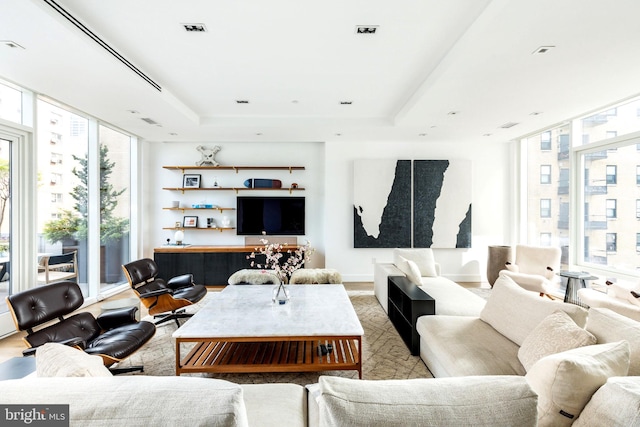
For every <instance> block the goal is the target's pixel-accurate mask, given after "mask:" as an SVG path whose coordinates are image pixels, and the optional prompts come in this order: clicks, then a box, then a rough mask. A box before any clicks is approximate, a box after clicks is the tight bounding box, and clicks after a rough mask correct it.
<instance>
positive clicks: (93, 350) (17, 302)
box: [7, 281, 156, 373]
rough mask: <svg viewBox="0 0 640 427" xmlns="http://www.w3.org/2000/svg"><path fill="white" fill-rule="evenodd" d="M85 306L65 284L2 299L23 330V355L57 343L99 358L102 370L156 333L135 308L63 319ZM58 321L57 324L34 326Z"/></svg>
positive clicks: (77, 293) (79, 294)
mask: <svg viewBox="0 0 640 427" xmlns="http://www.w3.org/2000/svg"><path fill="white" fill-rule="evenodd" d="M83 303H84V297H83V295H82V291H81V290H80V287H79V286H78V284H77V283H74V282H70V281H65V282H57V283H52V284H49V285H44V286H38V287H35V288H32V289H28V290H26V291H23V292H19V293H17V294H14V295H10V296H8V297H7V305H8V306H9V309H10V310H11V313H12V315H13V321H14V323H15V325H16V328H17V329H18V330H19V331H26V332H27V336H25V337H24V338H23V339H24V341H25V343H26V345H27V347H29V348H27V349H26V350H25V351H24V352H23V354H24V355H25V356H30V355H33V354H35V352H36V349H37V347H39V346H41V345H43V344H46V343H49V342H56V343H61V344H67V345H71V346H74V347H77V348H79V349H83V350H84V351H85V352H87V353H89V354H93V355H98V356H101V357H102V360H103V361H104V364H105V366H107V367H110V366H111V365H113V364H116V363H118V362H120V361H121V360H123V359H125V358H126V357H128V356H129V355H131V354H132V353H133V352H135V351H136V350H138V349H139V348H140V347H142V346H143V345H144V344H145V343H146V342H147V341H149V339H151V337H153V334H155V332H156V327H155V325H154V324H153V323H151V322H144V321H142V322H139V321H137V320H136V317H135V314H136V311H137V310H138V307H131V308H124V309H121V310H113V311H109V312H106V313H104V314H102V315H100V316H98V317H97V318H96V317H94V316H93V314H91V313H89V312H81V313H76V314H72V315H70V316H69V317H64V316H66V315H68V314H71V313H72V312H73V311H75V310H77V309H78V308H80V307H81V306H82V304H83ZM55 319H58V322H56V323H54V324H52V325H48V326H45V327H42V328H40V329H38V330H34V328H36V327H38V326H41V325H43V324H45V323H47V322H50V321H52V320H55ZM111 370H112V372H113V373H122V372H130V371H142V370H143V368H142V366H136V367H132V368H124V369H111Z"/></svg>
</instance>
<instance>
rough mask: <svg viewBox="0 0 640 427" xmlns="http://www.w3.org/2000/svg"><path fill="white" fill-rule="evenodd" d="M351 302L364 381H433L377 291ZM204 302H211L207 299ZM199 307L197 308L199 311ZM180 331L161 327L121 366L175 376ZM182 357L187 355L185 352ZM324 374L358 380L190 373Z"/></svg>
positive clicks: (245, 379)
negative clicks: (359, 328)
mask: <svg viewBox="0 0 640 427" xmlns="http://www.w3.org/2000/svg"><path fill="white" fill-rule="evenodd" d="M348 294H349V298H350V299H351V303H352V304H353V307H354V309H355V311H356V313H357V315H358V318H359V319H360V323H361V324H362V328H363V329H364V338H363V341H362V352H363V359H362V360H363V366H362V378H363V379H367V380H377V379H406V378H432V375H431V373H430V372H429V370H428V369H427V367H426V366H425V364H424V363H423V362H422V360H421V359H420V357H419V356H412V355H411V353H410V352H409V349H408V348H407V346H406V345H405V344H404V341H402V339H401V338H400V336H399V335H398V333H397V332H396V330H395V328H394V327H393V325H392V324H391V322H389V318H388V317H387V315H386V313H385V312H384V310H383V309H382V307H381V306H380V304H379V303H378V300H377V299H376V297H375V296H374V295H373V291H348ZM210 297H211V295H208V296H207V297H206V298H205V299H203V300H202V301H201V302H200V304H199V305H200V306H201V305H202V304H206V303H207V298H210ZM198 308H199V307H198V306H195V307H194V309H195V310H197V309H198ZM176 329H177V326H176V324H175V323H166V324H163V325H160V326H158V328H157V331H156V334H155V335H154V337H153V338H152V339H151V341H149V342H148V343H147V344H146V345H145V346H144V347H142V348H141V349H140V350H139V351H137V352H136V353H134V354H133V355H132V356H131V357H129V358H128V359H126V360H124V361H123V362H122V363H120V364H119V367H127V366H131V365H143V366H144V373H137V374H134V375H164V376H166V375H175V363H176V360H175V357H176V356H175V343H174V340H173V338H172V337H171V335H172V334H173V332H174V331H175V330H176ZM181 353H182V354H186V353H185V352H184V350H181ZM320 375H333V376H339V377H345V378H357V377H358V373H357V372H356V371H324V372H320V373H317V372H313V373H286V374H284V373H268V374H255V373H249V374H186V375H184V376H199V377H209V378H220V379H225V380H228V381H233V382H235V383H240V384H248V383H256V384H258V383H295V384H301V385H306V384H312V383H315V382H317V381H318V377H319V376H320Z"/></svg>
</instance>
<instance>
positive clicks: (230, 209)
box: [162, 207, 236, 213]
mask: <svg viewBox="0 0 640 427" xmlns="http://www.w3.org/2000/svg"><path fill="white" fill-rule="evenodd" d="M162 209H164V210H166V211H181V212H183V213H184V211H219V212H220V213H222V212H224V211H235V210H236V208H220V207H215V208H162Z"/></svg>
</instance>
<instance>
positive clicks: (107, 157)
mask: <svg viewBox="0 0 640 427" xmlns="http://www.w3.org/2000/svg"><path fill="white" fill-rule="evenodd" d="M98 130H99V132H98V135H99V142H100V248H101V254H100V258H101V268H100V283H101V284H102V285H101V288H102V289H105V288H107V287H109V286H111V285H113V284H118V283H121V282H123V281H124V280H125V277H124V273H123V271H122V264H126V263H127V262H128V261H129V247H130V244H129V241H130V238H129V234H130V233H129V223H130V215H131V188H130V187H131V162H130V158H131V137H130V136H129V135H126V134H124V133H122V132H119V131H116V130H114V129H111V128H109V127H107V126H104V125H100V126H99V128H98Z"/></svg>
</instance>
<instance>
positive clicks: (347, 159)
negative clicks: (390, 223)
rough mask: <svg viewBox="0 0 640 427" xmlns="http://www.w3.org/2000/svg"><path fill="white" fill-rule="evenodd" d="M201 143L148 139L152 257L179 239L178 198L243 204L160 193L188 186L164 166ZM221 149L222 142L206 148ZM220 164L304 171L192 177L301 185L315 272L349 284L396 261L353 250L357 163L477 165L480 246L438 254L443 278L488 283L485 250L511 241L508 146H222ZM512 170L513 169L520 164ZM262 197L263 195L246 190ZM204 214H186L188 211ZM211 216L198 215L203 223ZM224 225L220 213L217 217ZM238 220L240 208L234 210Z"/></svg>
mask: <svg viewBox="0 0 640 427" xmlns="http://www.w3.org/2000/svg"><path fill="white" fill-rule="evenodd" d="M197 145H199V144H197V143H158V142H145V143H144V144H143V145H142V154H141V165H140V166H141V170H142V184H141V195H142V201H141V205H140V209H141V214H140V215H141V227H140V229H141V232H142V239H141V240H142V242H141V245H142V246H141V247H142V248H143V254H142V255H143V256H148V257H153V248H154V247H158V246H160V245H162V244H163V243H165V241H166V239H167V238H171V239H172V240H173V231H167V230H162V227H167V226H170V225H171V224H173V223H174V222H175V221H178V220H181V219H182V216H183V214H182V213H180V214H178V213H175V212H172V211H166V210H162V207H167V206H170V202H171V201H172V200H178V199H179V200H181V201H184V202H186V203H191V202H194V203H195V202H198V201H200V200H202V199H203V198H204V197H205V195H206V197H207V200H206V201H207V202H209V203H214V204H217V205H220V206H235V197H236V195H235V193H234V192H211V193H208V192H192V193H190V194H185V195H181V194H179V193H177V192H171V191H163V190H162V187H179V186H181V185H182V173H181V172H180V171H170V170H166V169H163V168H162V166H164V165H190V164H195V162H196V161H197V160H198V159H199V158H200V155H199V153H198V152H197V151H196V149H195V147H196V146H197ZM202 145H205V146H213V145H214V144H202ZM218 145H220V146H222V151H220V153H218V155H217V156H216V159H217V160H218V162H220V163H221V164H223V165H267V166H269V165H273V166H285V165H286V166H305V167H306V170H304V171H298V172H293V174H291V175H290V174H289V173H288V172H286V171H265V172H260V171H245V172H240V173H239V174H237V175H236V174H235V172H232V171H224V172H209V171H192V173H201V174H202V175H203V181H202V183H203V185H204V186H211V185H212V183H213V175H216V176H217V177H218V180H219V181H220V184H221V185H222V186H224V187H228V186H236V187H240V186H242V183H243V182H244V180H245V179H247V178H275V179H281V180H282V182H283V186H288V185H289V184H290V183H291V182H297V183H298V184H299V185H300V186H301V187H304V188H306V190H305V191H301V192H300V193H296V194H298V195H304V196H305V197H306V198H307V235H306V236H304V237H301V238H299V241H304V240H306V239H308V240H309V241H310V242H311V244H312V246H313V247H314V248H315V249H316V253H315V254H314V256H313V259H312V263H311V266H312V267H321V266H326V267H327V268H336V269H338V271H340V272H341V273H342V276H343V279H344V281H345V282H352V281H372V280H373V264H372V260H373V259H376V260H377V261H378V262H388V261H391V252H392V250H391V249H354V248H353V160H355V159H364V158H370V159H377V158H392V159H408V160H412V159H427V160H429V159H435V160H438V159H469V160H471V161H472V168H473V171H472V177H473V183H472V185H473V199H472V203H473V206H472V209H473V210H472V233H473V238H472V248H470V249H435V250H434V251H435V257H436V261H438V262H439V263H440V264H441V267H442V274H443V275H445V276H447V277H449V278H451V279H452V280H457V281H479V280H486V277H485V275H486V258H487V246H488V245H495V244H510V243H512V240H513V239H512V236H511V230H512V229H513V221H512V217H513V213H512V212H513V206H515V205H514V204H515V201H516V197H515V195H514V194H513V188H514V185H513V182H514V181H513V179H514V178H513V176H514V175H513V170H514V169H515V165H514V163H513V158H512V155H511V154H510V153H511V149H510V144H508V143H504V144H486V143H470V144H463V143H459V144H437V143H433V142H431V143H424V142H422V143H408V142H386V143H385V142H376V143H360V142H350V141H331V142H326V143H265V142H260V143H249V142H247V143H236V142H233V143H232V142H230V143H223V144H218ZM511 165H514V166H513V167H512V166H511ZM243 194H246V195H251V194H264V193H253V192H247V193H243ZM196 214H200V213H199V212H197V211H186V212H185V215H196ZM207 216H209V214H200V217H201V220H204V219H203V218H206V217H207ZM212 216H214V217H216V219H218V218H220V217H221V216H220V214H214V215H212ZM230 216H232V218H233V221H234V222H235V211H230ZM185 241H187V242H188V243H192V244H198V245H241V244H244V238H243V237H242V236H236V234H235V233H234V232H233V231H225V232H222V233H221V232H218V231H191V232H188V231H187V232H186V237H185Z"/></svg>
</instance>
